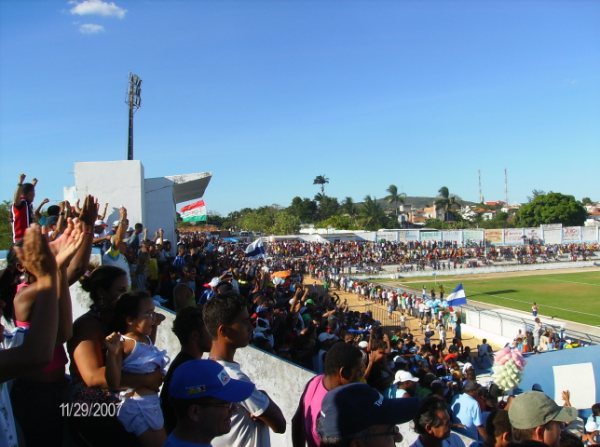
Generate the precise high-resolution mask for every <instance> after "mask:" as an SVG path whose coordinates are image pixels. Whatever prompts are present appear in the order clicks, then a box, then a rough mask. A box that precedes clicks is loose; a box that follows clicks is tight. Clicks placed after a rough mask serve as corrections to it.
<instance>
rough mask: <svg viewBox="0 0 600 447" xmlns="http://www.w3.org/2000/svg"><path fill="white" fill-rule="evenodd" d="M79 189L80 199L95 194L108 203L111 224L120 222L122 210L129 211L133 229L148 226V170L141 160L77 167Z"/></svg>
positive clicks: (77, 165) (79, 165) (100, 162)
mask: <svg viewBox="0 0 600 447" xmlns="http://www.w3.org/2000/svg"><path fill="white" fill-rule="evenodd" d="M75 188H76V191H77V192H76V194H77V197H78V198H79V199H83V198H84V197H85V196H86V195H87V194H92V195H93V196H95V197H97V198H98V201H99V202H100V212H102V207H103V206H104V204H105V203H108V211H107V215H106V218H105V221H106V223H108V224H109V225H110V223H111V222H112V221H114V220H117V219H118V218H119V208H120V207H121V206H124V207H125V208H127V216H128V219H129V224H130V226H132V227H133V225H134V224H136V223H138V222H145V217H146V216H145V214H144V167H143V166H142V163H141V162H140V161H139V160H120V161H95V162H85V163H84V162H81V163H75Z"/></svg>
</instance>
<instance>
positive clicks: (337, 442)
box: [317, 383, 419, 447]
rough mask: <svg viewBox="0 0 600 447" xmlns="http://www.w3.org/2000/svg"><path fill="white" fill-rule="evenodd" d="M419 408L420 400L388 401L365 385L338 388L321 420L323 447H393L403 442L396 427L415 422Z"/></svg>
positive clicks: (325, 403) (326, 401)
mask: <svg viewBox="0 0 600 447" xmlns="http://www.w3.org/2000/svg"><path fill="white" fill-rule="evenodd" d="M418 408H419V400H418V399H415V398H407V399H384V398H383V396H382V395H381V394H380V393H379V392H378V391H377V390H376V389H375V388H372V387H370V386H369V385H366V384H364V383H352V384H349V385H343V386H340V387H338V388H335V389H334V390H332V391H330V392H329V393H327V394H326V395H325V398H324V399H323V404H322V406H321V415H320V417H319V419H318V420H317V431H318V432H319V436H320V437H321V447H393V446H394V445H395V443H396V442H400V441H402V436H401V435H400V432H399V429H398V427H396V425H397V424H403V423H405V422H408V421H410V420H411V419H413V418H414V417H415V416H416V414H417V410H418Z"/></svg>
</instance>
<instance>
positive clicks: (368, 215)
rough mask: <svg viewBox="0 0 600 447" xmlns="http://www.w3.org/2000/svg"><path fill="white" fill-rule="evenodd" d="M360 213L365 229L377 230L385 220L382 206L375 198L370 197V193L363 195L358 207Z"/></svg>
mask: <svg viewBox="0 0 600 447" xmlns="http://www.w3.org/2000/svg"><path fill="white" fill-rule="evenodd" d="M360 215H361V217H362V220H363V225H364V226H365V229H367V230H377V229H378V228H381V227H382V226H383V223H384V222H385V213H384V212H383V208H381V205H379V203H377V199H374V198H371V196H370V195H368V196H366V197H365V199H364V202H363V204H362V207H361V208H360Z"/></svg>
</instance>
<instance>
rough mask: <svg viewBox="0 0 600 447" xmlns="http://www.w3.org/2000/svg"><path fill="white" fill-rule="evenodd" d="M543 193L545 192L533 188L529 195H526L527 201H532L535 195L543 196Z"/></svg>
mask: <svg viewBox="0 0 600 447" xmlns="http://www.w3.org/2000/svg"><path fill="white" fill-rule="evenodd" d="M545 194H546V193H545V192H544V191H542V190H541V189H534V190H533V191H531V195H530V196H527V201H528V202H532V201H533V200H534V199H535V198H536V197H538V196H543V195H545Z"/></svg>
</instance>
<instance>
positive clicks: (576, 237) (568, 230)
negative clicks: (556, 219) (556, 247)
mask: <svg viewBox="0 0 600 447" xmlns="http://www.w3.org/2000/svg"><path fill="white" fill-rule="evenodd" d="M562 232H563V233H562V241H563V243H565V242H579V241H580V240H581V227H563V229H562Z"/></svg>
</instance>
